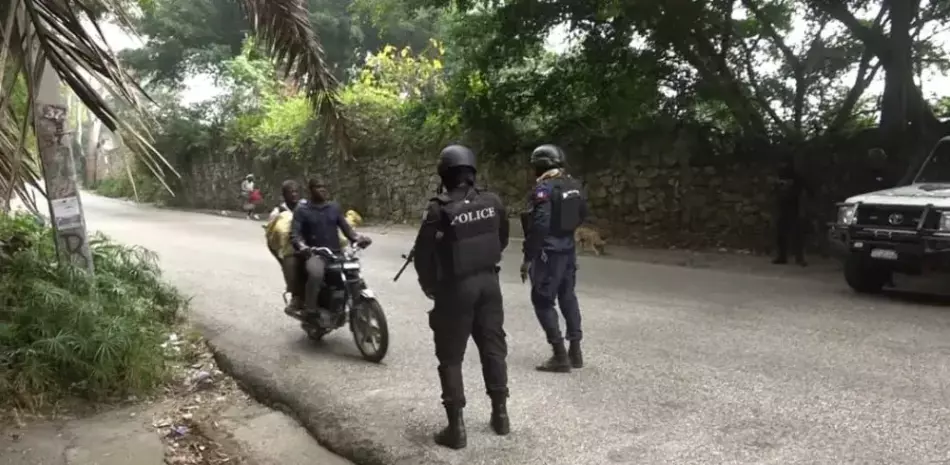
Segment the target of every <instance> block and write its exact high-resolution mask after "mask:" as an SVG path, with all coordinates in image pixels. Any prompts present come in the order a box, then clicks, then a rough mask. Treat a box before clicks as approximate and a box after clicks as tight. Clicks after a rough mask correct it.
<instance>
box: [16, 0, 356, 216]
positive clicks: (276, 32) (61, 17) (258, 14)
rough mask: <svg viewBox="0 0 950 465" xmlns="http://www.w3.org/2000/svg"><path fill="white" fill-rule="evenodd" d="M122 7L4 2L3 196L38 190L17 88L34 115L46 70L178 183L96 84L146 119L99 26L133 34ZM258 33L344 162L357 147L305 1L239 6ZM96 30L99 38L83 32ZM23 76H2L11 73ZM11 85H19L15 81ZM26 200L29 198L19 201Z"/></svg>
mask: <svg viewBox="0 0 950 465" xmlns="http://www.w3.org/2000/svg"><path fill="white" fill-rule="evenodd" d="M122 1H123V0H12V1H10V0H7V1H0V28H2V30H0V37H2V38H3V42H2V44H0V65H3V66H0V85H3V86H4V87H3V91H4V93H3V94H0V194H4V195H5V197H4V198H9V195H10V193H11V192H14V193H17V194H21V193H23V192H22V191H24V190H25V187H24V186H25V185H33V186H35V187H37V188H38V187H39V185H38V179H39V177H38V174H37V170H36V162H35V160H36V157H35V156H32V155H26V146H27V143H26V140H27V134H29V131H28V129H29V126H28V125H29V124H30V123H31V120H32V118H30V115H18V114H16V112H15V111H14V108H13V107H12V102H11V100H10V99H8V98H6V97H7V96H9V95H10V93H9V92H7V90H8V89H10V88H12V84H10V83H11V82H13V81H12V80H15V79H17V78H19V77H20V76H21V75H22V76H23V77H24V78H25V80H26V89H27V94H28V97H29V102H30V105H29V107H30V109H29V110H28V111H31V110H32V107H33V105H32V104H33V102H35V101H36V98H37V95H36V92H37V90H38V83H39V78H40V76H41V75H42V72H43V70H44V68H45V69H48V70H49V72H56V73H57V74H58V75H59V77H60V78H61V79H62V81H63V82H64V83H65V84H66V85H67V86H69V88H70V89H71V90H72V91H73V92H74V93H75V94H76V96H78V97H79V99H80V100H82V102H83V104H84V105H85V106H86V107H87V108H88V109H89V110H90V111H91V112H92V113H93V114H94V115H95V116H96V117H97V118H99V120H100V121H102V123H103V124H104V125H105V126H106V127H107V128H108V129H109V130H110V131H112V132H114V133H118V134H121V135H122V136H123V141H125V143H126V144H128V145H129V146H130V148H132V149H133V153H135V154H136V155H137V156H138V158H139V160H141V161H142V162H143V164H144V165H145V166H146V167H147V168H148V169H149V170H150V171H151V172H152V173H153V174H154V175H155V176H156V177H157V178H158V179H159V180H160V181H161V182H162V184H163V185H164V186H165V188H166V189H168V190H169V192H171V189H170V188H169V187H168V185H167V184H165V182H164V179H163V178H164V176H163V173H164V172H165V169H167V170H168V171H170V172H172V173H174V174H175V175H176V176H178V173H177V171H176V170H175V169H174V167H172V166H171V165H170V164H169V163H168V162H167V161H166V160H165V159H164V158H163V157H162V156H161V155H160V154H159V153H158V152H157V151H156V150H155V148H154V147H152V146H151V144H150V143H149V139H150V137H149V135H148V133H147V131H146V130H145V127H144V125H142V124H139V123H140V120H139V121H131V122H130V121H127V120H125V119H122V118H119V117H118V115H117V114H116V112H115V110H114V109H113V108H111V107H110V106H109V105H108V104H107V103H106V99H105V98H104V97H103V96H102V95H100V94H99V92H97V91H96V88H95V86H94V85H93V84H92V83H91V82H90V80H93V81H97V82H99V83H101V84H103V87H104V88H105V89H106V90H107V91H108V93H109V94H111V96H112V97H113V98H115V99H116V100H117V101H119V102H121V103H123V104H125V105H128V106H129V107H130V108H131V109H133V110H135V111H136V112H138V113H139V114H141V113H142V108H143V107H142V105H141V103H142V102H141V100H140V99H141V98H142V97H144V98H146V99H147V98H148V97H147V94H146V93H145V92H144V90H143V89H142V88H141V87H140V86H139V85H138V84H137V83H136V82H135V80H134V79H132V78H131V76H129V75H128V74H127V73H126V72H125V71H124V70H123V69H122V68H121V67H120V66H119V63H118V59H117V58H116V56H115V53H114V52H113V51H112V50H111V48H110V47H109V46H108V45H107V44H108V42H107V41H106V39H105V37H104V34H103V32H102V30H101V29H100V28H99V26H98V24H97V22H96V20H97V18H98V15H97V14H98V13H101V12H103V11H106V12H109V13H111V14H113V15H114V16H115V17H116V18H118V19H119V21H120V22H122V23H123V26H125V27H126V28H127V29H131V27H130V26H129V23H128V21H127V18H128V16H127V15H126V14H125V10H124V5H123V3H122ZM238 1H239V2H241V4H242V6H243V7H244V9H245V11H246V12H247V15H248V18H249V19H250V21H251V23H252V25H253V28H254V30H255V32H257V34H258V35H259V36H260V37H261V38H262V39H263V42H264V44H265V45H267V47H268V49H269V51H270V53H271V54H272V55H273V56H274V57H275V58H276V59H277V60H278V62H279V64H280V65H281V66H282V68H283V69H284V71H285V72H286V73H287V74H288V76H291V77H292V78H293V79H294V80H295V81H297V82H300V83H303V84H304V85H305V88H306V89H307V95H308V98H309V99H310V100H311V102H312V103H313V105H314V108H315V109H316V110H317V111H318V112H319V114H320V115H321V116H322V117H324V118H325V121H326V123H327V125H328V129H329V131H328V133H330V131H332V135H333V137H332V139H333V140H334V141H335V142H336V143H337V145H338V147H339V148H340V150H341V152H342V153H343V154H344V155H349V153H350V150H349V149H350V140H349V137H348V135H347V132H346V125H345V120H344V117H343V115H342V113H341V111H340V105H339V102H338V99H337V96H336V95H335V94H334V92H333V90H334V87H335V86H336V85H337V82H336V80H335V79H334V77H333V74H332V73H331V72H330V70H329V68H328V67H327V64H326V61H325V60H324V54H323V49H322V47H321V46H320V43H319V40H318V39H317V35H316V33H314V31H313V29H312V27H311V25H310V20H309V16H308V11H307V4H306V2H305V1H304V0H238ZM84 23H86V24H91V25H92V28H91V29H92V31H90V30H89V28H87V27H84ZM8 66H9V67H12V68H13V69H14V70H16V72H14V73H13V74H12V77H11V76H10V75H8V76H3V74H2V73H3V71H2V70H5V69H7V67H8ZM11 79H12V80H11ZM20 196H21V197H23V198H26V196H23V195H20Z"/></svg>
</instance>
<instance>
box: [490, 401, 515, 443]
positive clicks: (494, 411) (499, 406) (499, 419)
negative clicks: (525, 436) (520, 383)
mask: <svg viewBox="0 0 950 465" xmlns="http://www.w3.org/2000/svg"><path fill="white" fill-rule="evenodd" d="M505 404H506V402H505V398H504V397H501V398H496V399H492V401H491V422H490V423H491V429H492V431H494V432H495V434H497V435H499V436H507V435H508V433H510V432H511V422H510V421H509V420H508V407H507V406H506V405H505Z"/></svg>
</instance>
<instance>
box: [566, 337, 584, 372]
mask: <svg viewBox="0 0 950 465" xmlns="http://www.w3.org/2000/svg"><path fill="white" fill-rule="evenodd" d="M567 356H568V358H570V359H571V367H572V368H584V354H583V353H582V352H581V341H571V346H570V348H569V349H567Z"/></svg>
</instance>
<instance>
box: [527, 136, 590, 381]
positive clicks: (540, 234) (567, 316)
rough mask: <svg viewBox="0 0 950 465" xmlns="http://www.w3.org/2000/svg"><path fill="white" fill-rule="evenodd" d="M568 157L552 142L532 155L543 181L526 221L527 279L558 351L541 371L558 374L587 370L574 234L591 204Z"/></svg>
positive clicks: (536, 189)
mask: <svg viewBox="0 0 950 465" xmlns="http://www.w3.org/2000/svg"><path fill="white" fill-rule="evenodd" d="M566 158H567V157H566V156H565V154H564V151H563V150H561V148H560V147H558V146H556V145H550V144H548V145H542V146H540V147H538V148H536V149H535V150H534V152H532V153H531V165H532V166H533V167H534V170H535V175H536V176H537V177H538V178H537V184H536V185H535V187H534V190H532V192H531V195H530V196H529V198H528V208H527V209H526V212H525V213H524V214H523V215H522V218H521V221H522V227H523V228H524V233H525V236H524V237H525V241H524V248H523V251H524V260H523V262H522V265H521V279H522V281H524V280H525V279H526V278H527V277H528V276H530V279H531V303H532V305H533V306H534V311H535V314H536V315H537V317H538V322H540V323H541V328H542V329H544V333H545V336H546V337H547V340H548V343H549V344H551V346H552V348H553V350H554V355H553V356H552V357H551V358H550V359H549V360H548V361H546V362H545V363H543V364H541V365H540V366H538V367H537V369H538V370H540V371H547V372H556V373H566V372H569V371H571V368H572V367H573V368H581V367H583V366H584V358H583V355H582V353H581V336H582V332H581V310H580V307H579V305H578V303H577V294H575V293H574V285H575V280H576V275H577V255H576V250H575V248H574V230H575V229H577V227H578V226H580V225H581V223H583V222H584V220H585V219H586V218H587V201H586V199H585V195H584V194H583V192H582V187H581V184H580V182H578V181H577V180H575V179H574V178H572V177H570V176H568V175H567V174H566V173H565V171H564V165H565V162H566ZM555 301H557V304H558V305H559V306H560V308H561V314H562V315H563V316H564V322H565V326H566V327H567V334H566V336H567V340H568V341H569V342H570V349H568V350H565V348H564V337H563V336H562V335H561V329H560V327H559V324H558V315H557V311H556V310H555V309H554V305H555Z"/></svg>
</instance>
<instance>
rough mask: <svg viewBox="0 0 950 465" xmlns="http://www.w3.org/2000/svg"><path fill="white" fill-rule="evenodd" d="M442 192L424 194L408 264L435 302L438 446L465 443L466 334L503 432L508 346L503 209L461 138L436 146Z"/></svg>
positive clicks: (493, 424)
mask: <svg viewBox="0 0 950 465" xmlns="http://www.w3.org/2000/svg"><path fill="white" fill-rule="evenodd" d="M438 173H439V177H440V178H441V179H442V185H443V186H444V187H445V188H446V189H447V190H446V191H445V192H444V193H442V194H440V195H439V196H437V197H435V198H433V199H431V201H430V202H429V207H428V208H427V210H426V216H425V219H424V220H423V224H422V227H421V228H420V229H419V235H418V236H417V237H416V244H415V259H414V264H415V268H416V273H417V274H418V275H419V285H420V287H421V288H422V292H423V293H425V294H426V296H427V297H429V298H431V299H433V300H434V301H435V306H434V308H433V309H432V311H431V312H429V327H430V328H431V329H432V333H433V336H434V339H435V355H436V357H437V358H438V359H439V381H440V382H441V384H442V404H443V405H444V406H445V413H446V416H447V417H448V423H449V425H448V426H447V427H446V428H445V429H443V430H442V431H440V432H439V433H438V434H436V435H435V442H436V443H437V444H439V445H441V446H444V447H448V448H452V449H462V448H464V447H465V446H466V445H467V437H466V433H465V422H464V420H463V419H462V410H463V409H464V408H465V389H464V387H463V383H462V359H463V358H464V356H465V347H466V346H467V345H468V338H469V336H471V337H472V339H474V340H475V345H476V346H477V347H478V355H479V358H480V359H481V362H482V375H483V376H484V378H485V390H486V391H487V392H488V396H489V397H490V398H491V405H492V411H491V420H490V425H491V428H492V430H494V431H495V433H496V434H498V435H506V434H508V433H509V430H510V424H509V420H508V411H507V408H506V403H507V400H508V366H507V364H506V361H505V358H506V357H507V356H508V345H507V343H506V341H505V330H504V327H503V326H504V322H505V313H504V309H503V307H502V296H501V285H500V283H499V282H498V270H499V268H498V262H500V261H501V254H502V252H503V251H504V250H505V247H507V246H508V227H509V225H508V215H507V213H506V211H505V206H504V204H503V203H502V202H501V199H500V198H499V197H498V196H497V195H495V194H493V193H491V192H487V191H485V190H482V189H479V188H476V187H475V154H474V153H473V152H472V150H471V149H469V148H468V147H465V146H462V145H450V146H448V147H446V148H445V149H443V150H442V153H441V154H440V160H439V165H438Z"/></svg>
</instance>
